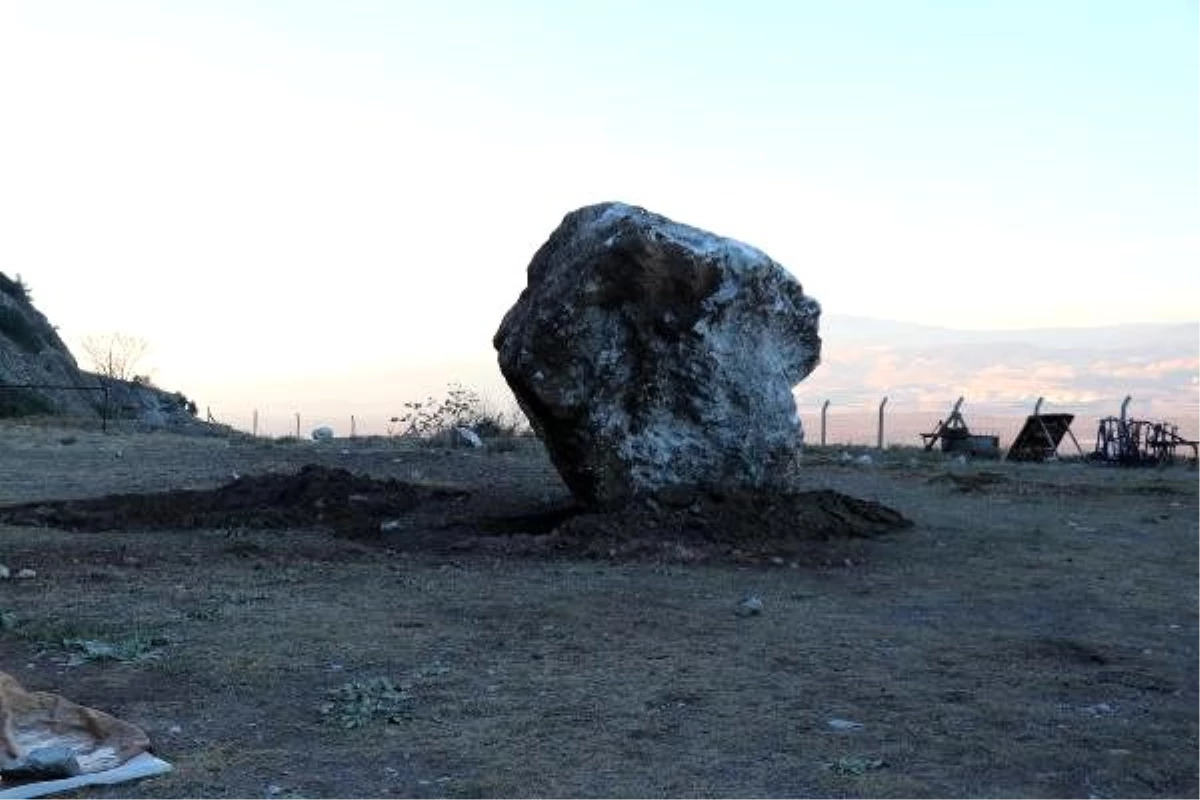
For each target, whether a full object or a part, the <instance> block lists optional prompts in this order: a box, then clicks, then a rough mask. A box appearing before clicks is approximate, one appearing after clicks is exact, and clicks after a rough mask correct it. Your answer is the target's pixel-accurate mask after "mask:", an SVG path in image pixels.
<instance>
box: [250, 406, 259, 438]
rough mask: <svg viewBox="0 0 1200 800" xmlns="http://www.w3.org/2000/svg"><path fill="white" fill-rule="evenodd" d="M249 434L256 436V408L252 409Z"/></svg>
mask: <svg viewBox="0 0 1200 800" xmlns="http://www.w3.org/2000/svg"><path fill="white" fill-rule="evenodd" d="M250 435H251V436H253V437H254V438H256V439H257V438H258V409H257V408H256V409H254V418H253V422H251V423H250Z"/></svg>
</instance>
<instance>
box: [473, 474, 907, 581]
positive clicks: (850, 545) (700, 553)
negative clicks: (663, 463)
mask: <svg viewBox="0 0 1200 800" xmlns="http://www.w3.org/2000/svg"><path fill="white" fill-rule="evenodd" d="M523 519H526V520H529V521H530V526H529V528H528V529H527V530H525V531H524V532H517V531H516V530H514V526H513V525H512V522H513V521H514V520H511V519H510V520H505V521H503V523H502V525H501V527H502V528H504V529H506V530H505V532H507V533H509V534H510V536H508V537H505V538H503V539H498V538H496V537H493V541H492V542H486V541H482V540H481V539H474V540H471V542H470V545H471V546H473V547H482V548H485V549H500V550H505V551H508V552H514V551H515V552H520V553H523V554H528V555H560V556H574V557H587V558H602V559H606V560H647V559H648V560H655V561H669V562H717V561H724V562H728V561H734V562H737V563H750V564H754V563H777V564H778V563H797V564H809V565H811V564H841V563H843V562H845V561H846V560H848V559H849V560H852V561H859V560H861V558H862V551H863V547H862V545H863V543H864V540H866V539H869V538H871V537H874V536H878V535H880V534H883V533H887V532H889V531H893V530H897V529H900V528H905V527H909V526H911V525H912V522H911V521H910V520H908V519H907V518H906V517H904V516H903V515H902V514H900V513H899V512H897V511H894V510H893V509H890V508H888V507H887V506H884V505H881V504H879V503H876V502H873V501H869V500H859V499H857V498H854V497H850V496H849V495H845V494H841V493H839V492H833V491H815V492H770V491H761V490H759V491H753V490H742V491H691V490H680V491H677V492H664V493H660V494H659V495H656V496H654V497H647V498H643V499H640V500H635V501H633V502H631V503H629V504H627V505H626V506H624V507H622V508H619V509H615V510H607V511H588V512H576V513H574V514H567V513H564V512H548V513H545V514H542V515H529V516H527V517H525V518H523ZM538 521H545V522H548V523H549V524H550V526H548V529H544V530H542V531H540V532H539V531H537V530H536V529H535V528H534V525H535V524H536V523H537V522H538ZM493 529H495V527H494V528H493Z"/></svg>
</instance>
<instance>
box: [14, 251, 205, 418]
mask: <svg viewBox="0 0 1200 800" xmlns="http://www.w3.org/2000/svg"><path fill="white" fill-rule="evenodd" d="M0 387H4V388H2V389H0V419H2V418H11V417H29V416H39V415H49V416H67V417H75V418H84V419H87V418H92V419H99V418H101V417H102V416H107V418H108V419H110V420H125V421H132V422H133V423H134V424H135V425H137V426H139V427H141V428H145V429H149V430H158V429H164V428H165V429H170V430H172V431H176V432H188V433H204V434H208V433H216V432H218V430H219V429H218V428H217V427H216V426H211V425H207V424H205V423H203V422H200V421H199V420H197V419H196V417H195V412H196V408H195V406H194V405H193V404H192V403H191V402H190V401H189V400H188V399H187V397H185V396H184V395H183V394H182V393H180V392H167V391H164V390H162V389H159V388H157V387H155V386H151V385H149V384H146V383H138V382H134V381H124V380H116V379H113V378H102V377H100V376H99V375H96V374H93V373H91V372H87V371H85V370H82V369H80V368H79V365H78V363H76V361H75V358H74V356H72V355H71V351H70V350H69V349H68V348H67V346H66V344H65V343H64V342H63V340H62V339H61V338H60V337H59V335H58V332H57V331H56V330H55V328H54V326H53V325H51V324H50V321H49V320H47V319H46V317H45V315H43V314H42V313H41V312H40V311H38V310H37V309H36V308H35V307H34V305H33V300H32V298H31V297H30V294H29V290H28V288H27V287H26V286H25V284H24V283H23V282H22V281H21V280H20V279H19V278H18V279H16V280H14V279H12V278H9V277H8V276H7V275H6V274H4V273H3V272H0ZM66 387H69V388H66Z"/></svg>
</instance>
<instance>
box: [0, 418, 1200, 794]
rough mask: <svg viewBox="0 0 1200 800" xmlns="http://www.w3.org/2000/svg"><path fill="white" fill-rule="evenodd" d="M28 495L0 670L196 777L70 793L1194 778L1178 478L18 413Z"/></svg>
mask: <svg viewBox="0 0 1200 800" xmlns="http://www.w3.org/2000/svg"><path fill="white" fill-rule="evenodd" d="M0 506H3V508H0V542H2V544H0V563H4V564H5V565H7V566H8V567H9V569H10V570H11V571H12V572H13V573H14V574H15V573H16V572H17V571H18V570H20V569H23V568H27V569H32V570H34V571H35V572H36V576H35V577H32V578H25V579H17V578H15V577H14V578H10V579H8V580H4V581H0V623H2V624H0V669H3V670H4V671H7V672H10V673H11V674H13V675H14V676H16V677H17V678H18V679H19V680H21V681H22V683H23V684H24V685H25V686H26V687H27V688H29V689H32V690H46V691H53V692H57V693H60V694H62V695H64V696H66V697H68V698H70V699H71V700H74V701H76V702H80V703H84V704H87V705H90V706H93V707H96V708H100V709H102V710H105V711H108V712H109V713H112V714H115V715H116V716H119V717H121V718H123V719H126V720H128V721H130V722H133V723H135V724H138V725H140V726H141V727H143V728H144V729H145V730H146V731H147V732H148V733H149V734H150V736H151V739H152V741H153V743H154V750H155V752H156V754H158V755H159V756H160V757H162V758H165V759H166V760H168V761H169V762H171V763H172V764H173V765H174V767H175V770H174V771H173V772H172V773H170V774H168V775H166V776H161V777H157V778H153V779H148V780H145V781H141V782H138V783H132V784H124V785H121V786H117V787H110V788H90V789H87V790H84V791H81V792H80V793H78V796H86V797H159V796H187V797H210V796H236V797H300V796H306V797H318V796H322V797H334V796H342V797H344V796H357V797H382V796H427V797H437V796H455V797H457V796H473V797H477V796H523V797H529V796H605V797H618V796H636V797H656V796H788V797H796V796H814V795H820V796H881V797H882V796H887V797H937V796H953V797H966V796H972V797H980V796H982V797H1017V796H1036V797H1084V796H1096V797H1116V796H1138V797H1172V796H1179V797H1183V796H1187V797H1194V796H1196V795H1197V791H1198V786H1197V766H1198V764H1197V747H1198V741H1197V739H1198V734H1197V728H1198V719H1200V714H1198V710H1197V702H1198V696H1197V680H1198V674H1197V673H1198V670H1197V616H1198V615H1197V603H1198V599H1200V598H1198V594H1197V578H1198V572H1197V569H1198V567H1197V534H1198V526H1197V514H1198V505H1197V475H1196V472H1195V471H1193V470H1189V469H1185V468H1180V467H1175V468H1168V469H1164V470H1119V469H1108V468H1104V467H1099V466H1094V465H1085V464H1078V463H1075V464H1070V463H1056V464H1041V465H1039V464H1022V465H1014V464H1006V463H999V462H980V463H978V464H960V463H956V462H953V461H949V460H944V459H943V458H942V457H941V456H940V455H937V454H925V453H922V452H919V451H912V450H896V451H888V452H887V453H872V454H871V463H869V464H866V463H859V462H858V461H855V460H851V459H847V458H845V457H844V456H843V455H842V454H841V453H840V451H838V450H835V449H831V450H828V451H822V450H815V449H814V450H810V451H809V453H808V454H807V455H806V458H805V461H804V463H803V464H802V469H801V474H800V476H799V484H798V486H797V487H796V490H795V491H794V492H789V493H781V494H774V495H767V494H755V493H739V492H709V491H688V492H684V491H681V492H676V493H672V494H666V495H661V496H659V497H655V498H650V499H646V500H642V501H639V502H638V503H635V504H632V505H630V506H629V507H627V508H623V509H618V510H614V511H608V512H605V513H584V512H582V511H581V510H580V509H578V508H576V507H574V505H573V504H572V502H571V499H570V497H569V496H568V494H567V492H566V491H565V489H564V488H563V486H562V484H561V482H560V481H559V480H558V477H557V475H556V474H555V473H554V471H553V469H552V467H551V466H550V464H549V462H548V460H547V459H546V458H545V456H544V453H543V452H542V451H541V448H540V446H538V444H537V443H536V442H534V441H519V442H517V443H515V444H510V445H507V446H505V447H494V448H487V449H484V450H478V451H477V450H444V449H432V448H428V447H420V446H415V445H413V444H411V443H406V442H399V441H396V440H385V439H360V440H352V441H347V440H337V441H332V442H319V443H318V442H301V443H294V442H293V443H290V444H283V443H274V442H267V441H254V440H249V439H238V438H199V437H182V436H174V435H169V434H162V433H159V434H110V433H101V432H99V431H87V430H66V429H60V428H54V427H31V426H18V425H7V426H4V427H0ZM748 597H753V598H755V599H756V601H757V603H756V604H755V605H753V606H750V605H747V604H746V603H745V602H744V601H745V600H746V599H747V598H748ZM80 642H92V643H97V642H99V643H107V644H108V645H111V647H108V648H101V649H97V648H92V649H82V650H81V649H80ZM851 723H852V724H851Z"/></svg>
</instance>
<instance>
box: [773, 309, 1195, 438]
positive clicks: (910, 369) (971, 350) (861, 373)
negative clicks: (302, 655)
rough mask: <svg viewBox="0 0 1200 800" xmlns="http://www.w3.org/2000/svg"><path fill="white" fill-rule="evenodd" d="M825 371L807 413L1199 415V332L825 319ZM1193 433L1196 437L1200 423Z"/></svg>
mask: <svg viewBox="0 0 1200 800" xmlns="http://www.w3.org/2000/svg"><path fill="white" fill-rule="evenodd" d="M821 337H822V339H823V341H824V344H823V355H822V363H821V365H820V366H819V367H818V368H817V369H816V371H814V372H813V374H812V375H811V376H809V378H808V379H806V380H805V381H804V382H802V383H801V384H800V385H799V386H798V387H797V390H796V394H797V396H798V398H800V400H801V403H802V405H809V404H811V403H812V402H814V401H817V400H820V399H822V398H823V399H829V400H831V401H832V403H834V404H840V405H841V406H847V405H849V406H855V405H860V404H878V403H879V402H880V399H881V398H882V397H883V396H887V397H888V402H889V407H908V408H910V409H917V408H921V409H924V408H942V407H946V406H948V405H949V404H950V403H952V402H953V401H954V399H955V398H957V397H959V396H964V397H966V398H967V401H968V402H969V403H971V404H973V405H976V406H980V405H984V406H988V407H992V408H1013V407H1017V406H1029V407H1030V408H1031V407H1032V404H1033V402H1034V401H1036V399H1037V398H1038V397H1045V398H1046V403H1047V404H1052V405H1054V406H1057V407H1063V406H1068V405H1069V406H1071V407H1073V408H1075V409H1078V410H1080V411H1088V412H1089V413H1100V412H1103V413H1112V414H1116V413H1118V411H1119V408H1120V404H1121V401H1122V399H1123V398H1124V397H1125V396H1127V395H1131V396H1132V397H1133V398H1134V403H1133V405H1134V406H1136V408H1137V409H1139V413H1141V414H1142V415H1158V416H1161V415H1162V414H1164V413H1171V414H1176V415H1178V414H1185V415H1190V416H1191V417H1195V416H1196V414H1197V392H1198V390H1200V377H1198V376H1200V323H1195V322H1193V323H1181V324H1138V325H1114V326H1108V327H1099V328H1048V329H1030V330H1000V331H967V330H954V329H949V328H938V327H933V326H927V325H918V324H912V323H906V322H895V321H889V320H880V319H871V318H866V317H853V316H844V315H836V314H831V315H826V316H823V317H822V320H821ZM1191 427H1195V425H1194V421H1193V424H1192V426H1191Z"/></svg>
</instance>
